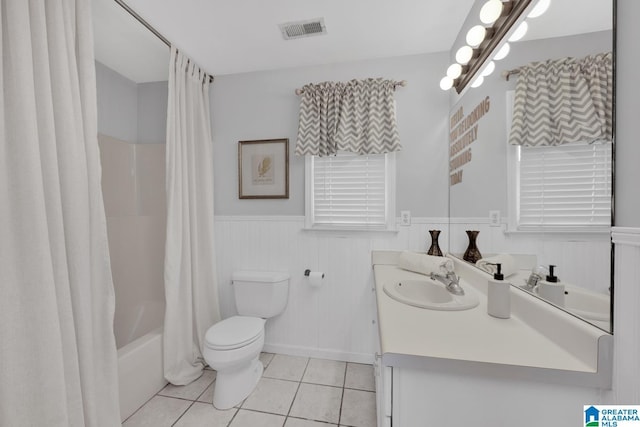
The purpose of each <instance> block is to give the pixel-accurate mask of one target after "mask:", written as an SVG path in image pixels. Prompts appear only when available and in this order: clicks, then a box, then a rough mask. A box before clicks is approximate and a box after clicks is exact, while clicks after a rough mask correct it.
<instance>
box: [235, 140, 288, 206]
mask: <svg viewBox="0 0 640 427" xmlns="http://www.w3.org/2000/svg"><path fill="white" fill-rule="evenodd" d="M238 198H240V199H288V198H289V139H288V138H280V139H261V140H255V141H239V142H238Z"/></svg>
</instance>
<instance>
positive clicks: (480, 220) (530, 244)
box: [449, 0, 614, 332]
mask: <svg viewBox="0 0 640 427" xmlns="http://www.w3.org/2000/svg"><path fill="white" fill-rule="evenodd" d="M482 4H484V1H482V0H477V1H476V3H475V4H474V6H473V8H472V11H471V13H470V14H469V17H468V18H467V21H466V22H465V25H464V27H463V28H462V29H461V32H460V33H461V35H459V37H458V40H457V41H456V44H455V45H454V46H453V47H452V54H451V58H452V59H451V62H452V63H453V62H454V61H455V59H454V58H455V52H456V50H457V49H458V48H459V47H460V46H462V45H463V44H464V40H465V34H466V32H467V31H468V29H469V28H471V27H472V26H473V25H476V24H478V23H479V22H475V23H473V22H472V21H473V20H474V19H475V20H478V21H479V19H478V18H477V17H478V10H479V9H480V7H481V6H482ZM613 7H614V6H613V0H607V1H602V0H562V1H559V0H555V1H552V2H551V5H550V7H549V9H548V11H547V12H546V14H544V15H542V16H540V17H537V18H535V19H527V21H528V24H529V31H528V34H527V35H526V36H525V37H524V38H523V39H521V40H520V41H518V42H514V43H510V45H511V46H510V47H511V51H510V53H509V54H508V56H507V57H506V58H504V59H502V60H500V61H495V67H496V68H495V71H494V72H493V73H492V74H491V75H489V76H487V77H485V78H484V82H483V83H482V84H481V85H480V86H479V87H476V88H468V89H466V90H465V91H464V92H463V93H462V96H458V95H456V94H455V93H454V91H453V90H452V91H451V104H450V105H451V110H450V115H449V119H450V123H449V125H450V132H451V133H450V140H449V148H450V171H451V172H450V182H449V185H450V187H449V216H450V230H449V236H450V242H449V248H450V252H451V253H453V254H455V255H459V256H460V257H462V256H463V254H464V252H465V250H466V248H467V246H468V244H469V238H468V236H467V233H466V230H477V231H479V233H478V236H477V239H476V244H477V247H478V249H479V251H480V253H481V254H482V256H483V257H484V258H487V257H491V256H493V255H496V254H509V255H511V256H513V261H514V263H515V267H513V270H514V271H515V272H516V273H515V274H514V275H511V276H509V277H506V280H508V281H510V282H511V283H512V285H514V287H515V288H517V290H518V291H523V292H526V289H525V287H524V286H523V285H524V284H525V280H526V278H527V277H528V276H529V273H530V272H531V270H532V269H533V268H534V267H536V266H538V265H544V266H548V265H550V264H551V265H555V266H556V267H555V272H556V274H557V276H558V277H559V279H560V281H561V282H562V283H564V284H565V285H566V289H565V301H564V302H563V303H558V304H556V305H558V306H559V307H560V308H562V309H565V310H566V311H568V312H570V313H572V314H574V315H576V316H578V317H580V318H582V319H584V320H585V321H587V322H589V323H592V324H593V325H595V326H597V327H600V328H602V329H604V330H606V331H609V332H611V331H612V324H611V317H610V316H611V313H612V312H613V310H612V302H611V298H610V295H611V292H612V286H613V283H612V274H611V271H612V267H611V266H612V256H611V254H612V251H611V238H610V228H611V224H612V222H611V212H612V210H611V208H610V207H607V209H608V212H607V213H606V217H605V219H604V221H605V223H603V224H600V225H599V226H591V225H587V226H576V225H572V224H571V222H572V221H571V220H567V224H566V226H560V227H556V228H553V229H551V228H550V227H535V226H534V227H531V226H529V227H524V226H522V223H521V222H520V221H519V218H520V217H519V214H521V213H523V212H525V210H526V209H525V208H526V206H525V205H524V203H525V202H524V197H523V198H522V200H523V201H522V202H521V201H520V197H521V195H522V194H524V193H526V189H525V186H526V185H527V183H528V182H530V181H528V180H530V179H533V180H537V181H536V182H542V183H547V184H548V182H550V181H551V180H550V178H551V176H552V175H551V174H553V173H554V172H551V171H549V170H548V168H546V167H545V168H541V167H539V166H540V165H539V164H538V165H537V166H536V167H533V166H526V165H525V163H524V161H525V159H530V158H531V152H527V153H525V152H524V151H522V148H521V147H520V146H512V145H510V144H509V143H508V136H509V131H510V127H511V114H512V112H513V93H514V90H515V87H516V82H517V79H518V76H517V75H511V76H510V78H509V79H508V80H507V79H506V78H505V77H504V76H503V72H505V71H509V70H515V69H517V68H519V67H521V66H524V65H526V64H529V63H531V62H534V61H535V62H537V61H545V60H552V59H561V58H566V57H573V58H576V59H579V58H584V57H586V56H588V55H593V54H599V53H603V52H611V51H612V50H613V48H614V46H613V39H614V38H613ZM612 104H613V103H612V102H610V103H608V104H607V108H608V109H610V111H613V105H612ZM463 121H466V123H465V125H464V126H462V127H461V128H458V129H457V130H456V128H457V127H458V126H459V124H460V123H462V122H463ZM585 145H586V148H588V149H590V150H591V149H593V150H594V151H597V150H600V149H603V150H605V151H606V150H608V153H609V154H608V157H607V154H606V153H605V154H603V153H600V152H598V153H595V154H593V153H592V154H593V156H595V155H598V156H600V157H598V158H599V159H600V160H599V161H600V162H601V166H602V165H603V171H604V172H603V173H604V174H605V175H606V174H608V185H609V188H611V189H612V185H611V181H612V173H611V172H610V171H611V170H612V169H613V161H612V156H611V154H610V153H611V152H612V151H613V150H612V146H613V143H612V142H611V141H609V142H607V143H594V144H585ZM560 147H563V146H560ZM550 148H551V149H553V148H555V147H550ZM523 153H524V154H525V155H524V156H523ZM551 154H552V155H556V151H552V153H551ZM546 155H547V157H542V160H540V163H541V164H542V165H543V166H546V165H547V163H546V162H549V164H551V163H552V162H553V160H544V159H549V158H550V157H549V155H548V154H546ZM561 155H562V156H568V158H570V160H572V161H573V160H575V158H577V156H578V154H574V153H572V152H571V151H570V150H568V149H565V150H562V154H561ZM602 159H604V160H602ZM527 168H528V169H527ZM554 178H555V176H554ZM563 179H566V183H568V182H572V181H571V179H572V178H571V177H570V176H569V174H567V176H565V177H564V178H563ZM606 191H609V192H610V191H612V190H608V189H607V190H606ZM575 193H576V194H577V192H575ZM570 197H571V196H567V199H569V198H570ZM609 200H611V198H609ZM523 215H524V214H523ZM572 217H573V216H572V215H571V213H570V212H569V215H568V218H572ZM543 275H544V274H543ZM531 293H532V294H533V295H536V296H538V295H537V294H538V292H537V289H534V290H533V291H532V292H531Z"/></svg>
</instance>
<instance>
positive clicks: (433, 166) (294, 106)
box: [211, 53, 449, 217]
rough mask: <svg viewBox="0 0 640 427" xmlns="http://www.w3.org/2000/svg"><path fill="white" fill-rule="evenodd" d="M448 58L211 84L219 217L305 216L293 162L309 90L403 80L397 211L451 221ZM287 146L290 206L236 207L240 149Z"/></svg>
mask: <svg viewBox="0 0 640 427" xmlns="http://www.w3.org/2000/svg"><path fill="white" fill-rule="evenodd" d="M446 60H447V55H446V54H445V53H442V54H431V55H415V56H404V57H396V58H385V59H377V60H371V61H359V62H350V63H342V64H332V65H324V66H316V67H303V68H292V69H283V70H276V71H265V72H256V73H246V74H235V75H223V76H216V78H215V82H214V83H213V86H212V90H211V109H212V129H213V140H214V156H215V157H214V173H215V213H216V215H304V158H298V157H296V156H295V155H294V154H293V152H294V151H295V142H296V135H297V130H298V109H299V104H300V100H299V97H298V96H296V95H295V93H294V90H295V89H296V88H300V87H302V86H303V85H304V84H307V83H318V82H322V81H327V80H331V81H347V80H351V79H361V78H367V77H384V78H387V79H395V80H407V82H408V85H407V86H406V87H404V88H399V89H398V90H396V95H395V99H396V105H397V118H398V128H399V133H400V139H401V142H402V144H403V146H404V149H403V151H401V152H400V153H398V155H397V171H398V173H397V189H398V192H397V197H396V200H397V210H398V212H399V211H400V210H410V211H411V212H412V214H413V215H414V216H422V217H434V216H435V217H443V216H447V215H448V213H447V212H448V189H447V183H446V180H445V179H444V177H445V176H446V175H447V169H448V166H447V163H446V157H447V147H446V138H447V131H448V130H447V128H448V127H447V120H446V117H447V114H448V113H447V112H448V108H449V104H448V102H449V101H448V95H447V94H446V93H445V92H443V91H442V90H440V88H439V86H438V81H439V80H440V77H439V76H440V74H441V73H442V70H443V69H445V68H446ZM271 138H289V152H290V191H289V194H290V198H289V199H288V200H282V199H281V200H246V199H244V200H239V199H238V166H237V163H238V161H237V156H238V154H237V153H238V148H237V145H238V141H241V140H252V139H271Z"/></svg>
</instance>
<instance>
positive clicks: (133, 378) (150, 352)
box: [118, 328, 167, 421]
mask: <svg viewBox="0 0 640 427" xmlns="http://www.w3.org/2000/svg"><path fill="white" fill-rule="evenodd" d="M118 377H119V380H120V420H121V421H124V420H125V419H127V418H129V417H130V416H131V414H133V413H134V412H135V411H136V410H137V409H138V408H140V407H141V406H142V405H144V404H145V402H147V401H148V400H149V399H151V398H152V397H153V395H155V394H156V393H157V392H159V391H160V390H161V389H162V388H163V387H164V386H165V385H166V384H167V381H166V380H165V379H164V373H163V368H162V328H158V329H155V330H153V331H151V332H149V333H148V334H146V335H143V336H141V337H140V338H138V339H136V340H135V341H132V342H130V343H129V344H127V345H125V346H124V347H122V348H120V349H118Z"/></svg>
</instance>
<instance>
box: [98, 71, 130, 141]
mask: <svg viewBox="0 0 640 427" xmlns="http://www.w3.org/2000/svg"><path fill="white" fill-rule="evenodd" d="M96 92H97V100H98V133H101V134H103V135H109V136H112V137H114V138H116V139H119V140H121V141H126V142H136V140H137V139H138V88H137V85H136V83H135V82H133V81H131V80H129V79H127V78H126V77H124V76H123V75H121V74H118V73H117V72H115V71H114V70H112V69H111V68H109V67H107V66H106V65H103V64H101V63H100V62H97V61H96Z"/></svg>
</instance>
